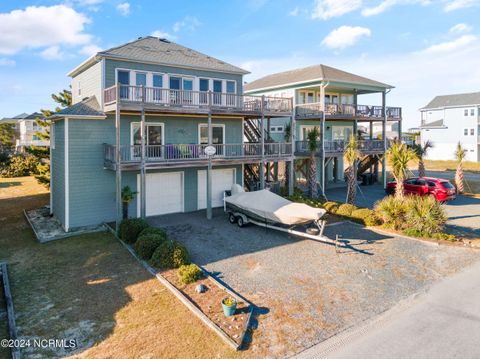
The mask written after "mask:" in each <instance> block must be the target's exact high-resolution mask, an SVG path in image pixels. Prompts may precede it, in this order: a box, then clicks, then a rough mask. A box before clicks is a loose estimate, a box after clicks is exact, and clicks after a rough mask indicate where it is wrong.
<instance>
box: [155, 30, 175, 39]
mask: <svg viewBox="0 0 480 359" xmlns="http://www.w3.org/2000/svg"><path fill="white" fill-rule="evenodd" d="M152 36H155V37H158V38H159V39H167V40H172V41H174V40H176V39H177V37H176V36H175V35H172V34H170V33H168V32H166V31H162V30H155V31H154V32H152Z"/></svg>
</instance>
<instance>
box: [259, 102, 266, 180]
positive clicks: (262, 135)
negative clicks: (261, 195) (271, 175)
mask: <svg viewBox="0 0 480 359" xmlns="http://www.w3.org/2000/svg"><path fill="white" fill-rule="evenodd" d="M264 105H265V95H262V103H261V105H260V109H261V111H262V117H261V119H260V143H261V147H262V152H261V153H262V160H261V162H260V171H259V172H260V189H264V188H265V116H264V111H263V110H264Z"/></svg>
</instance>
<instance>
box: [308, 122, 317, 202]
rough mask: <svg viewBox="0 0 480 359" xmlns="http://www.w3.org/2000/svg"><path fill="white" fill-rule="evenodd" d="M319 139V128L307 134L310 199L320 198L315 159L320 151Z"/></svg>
mask: <svg viewBox="0 0 480 359" xmlns="http://www.w3.org/2000/svg"><path fill="white" fill-rule="evenodd" d="M318 137H319V131H318V127H317V126H315V127H314V128H312V129H311V130H310V131H308V133H307V146H308V150H309V152H310V160H309V165H310V166H309V170H308V189H309V192H310V197H312V198H317V197H318V189H317V159H316V158H315V154H316V152H317V149H318Z"/></svg>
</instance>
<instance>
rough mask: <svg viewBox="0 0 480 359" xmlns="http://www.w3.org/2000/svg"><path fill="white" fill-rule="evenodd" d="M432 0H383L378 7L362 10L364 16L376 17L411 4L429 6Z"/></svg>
mask: <svg viewBox="0 0 480 359" xmlns="http://www.w3.org/2000/svg"><path fill="white" fill-rule="evenodd" d="M431 3H432V1H431V0H383V1H381V2H380V3H379V4H378V5H377V6H373V7H367V8H365V9H363V10H362V15H363V16H374V15H378V14H381V13H383V12H384V11H386V10H388V9H389V8H391V7H393V6H396V5H409V4H420V5H429V4H431Z"/></svg>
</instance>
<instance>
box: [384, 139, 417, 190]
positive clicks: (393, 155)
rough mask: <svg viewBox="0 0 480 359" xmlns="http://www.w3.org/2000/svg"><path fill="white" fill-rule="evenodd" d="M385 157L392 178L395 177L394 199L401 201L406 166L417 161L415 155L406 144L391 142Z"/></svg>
mask: <svg viewBox="0 0 480 359" xmlns="http://www.w3.org/2000/svg"><path fill="white" fill-rule="evenodd" d="M385 155H386V156H387V161H388V165H389V166H390V167H391V171H392V174H393V177H395V181H396V182H397V186H396V188H395V197H397V198H400V199H401V198H403V196H404V193H403V192H404V188H403V181H404V180H405V179H406V177H407V170H408V164H409V162H410V161H415V160H418V156H417V153H416V152H415V151H414V150H413V149H412V148H409V147H407V145H406V144H404V143H401V142H400V141H398V140H397V141H393V142H392V145H391V146H390V148H389V149H388V151H387V152H386V153H385Z"/></svg>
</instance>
